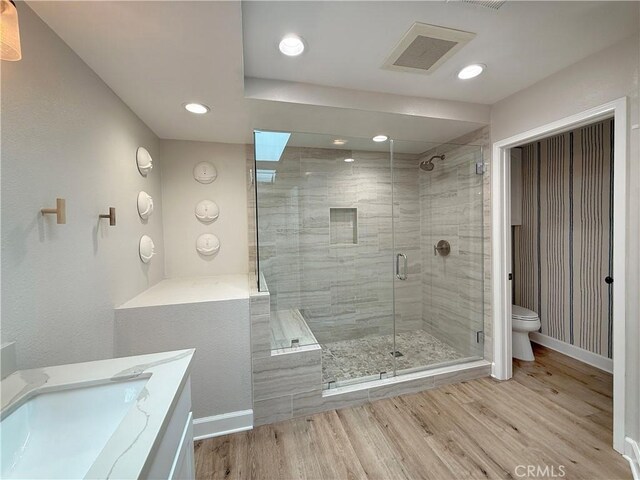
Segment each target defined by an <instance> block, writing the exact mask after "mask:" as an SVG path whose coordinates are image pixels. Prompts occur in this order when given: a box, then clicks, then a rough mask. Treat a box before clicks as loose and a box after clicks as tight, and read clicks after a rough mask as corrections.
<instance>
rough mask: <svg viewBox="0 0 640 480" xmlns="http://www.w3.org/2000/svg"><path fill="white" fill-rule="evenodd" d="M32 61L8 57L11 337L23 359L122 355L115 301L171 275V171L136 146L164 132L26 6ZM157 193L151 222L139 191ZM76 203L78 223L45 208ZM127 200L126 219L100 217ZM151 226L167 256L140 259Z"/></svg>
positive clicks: (7, 321)
mask: <svg viewBox="0 0 640 480" xmlns="http://www.w3.org/2000/svg"><path fill="white" fill-rule="evenodd" d="M17 3H18V10H19V16H20V33H21V37H22V54H23V59H22V60H21V61H19V62H2V147H1V153H2V183H1V188H2V262H1V264H2V308H1V312H2V341H14V340H15V341H16V342H17V343H16V347H17V352H16V353H17V363H18V365H17V366H18V368H32V367H38V366H43V365H53V364H61V363H69V362H77V361H88V360H94V359H101V358H108V357H111V356H112V355H113V329H114V321H113V307H114V306H116V305H119V304H121V303H123V302H125V301H126V300H128V299H129V298H131V297H133V296H135V295H136V294H138V293H139V292H140V291H142V290H144V289H145V288H147V287H148V286H150V285H152V284H154V283H156V282H157V281H159V280H160V279H161V278H162V277H163V273H164V258H163V256H162V250H163V245H162V243H163V239H162V205H161V202H160V193H161V191H160V175H159V171H158V169H154V170H153V172H152V173H151V174H150V176H149V177H148V178H146V179H145V178H143V177H141V176H140V175H139V173H138V171H137V168H136V164H135V152H136V148H137V147H138V146H139V145H144V146H145V147H146V148H147V149H148V150H149V151H150V152H151V154H152V155H155V156H157V155H158V153H159V148H158V147H159V144H158V139H157V138H156V136H155V135H154V134H153V132H151V131H150V130H149V129H148V128H147V127H146V126H145V125H144V124H143V123H142V122H141V121H140V120H139V119H138V117H136V116H135V115H134V114H133V112H131V110H130V109H129V108H128V107H127V106H126V105H125V104H124V103H122V101H121V100H120V99H119V98H118V97H117V96H116V95H115V94H114V93H113V92H112V91H111V90H110V89H109V88H108V87H107V86H106V85H105V84H104V83H103V82H102V80H100V78H99V77H98V76H96V75H95V73H93V71H92V70H90V69H89V67H87V65H85V64H84V63H83V62H82V60H80V58H79V57H78V56H77V55H76V54H75V53H74V52H73V51H72V50H70V49H69V48H68V47H67V45H66V44H65V43H63V42H62V40H61V39H60V38H59V37H57V36H56V35H55V34H54V33H53V32H52V31H51V30H50V29H49V27H48V26H46V25H45V24H44V23H43V22H42V21H41V20H40V19H39V18H38V17H37V16H36V15H35V14H34V13H33V12H32V11H31V10H30V9H29V8H28V7H27V6H26V5H25V4H24V2H17ZM141 189H144V190H146V191H147V192H149V193H150V194H151V195H153V197H154V199H155V200H156V204H155V206H156V212H155V214H154V216H152V217H151V218H150V219H149V221H148V223H147V224H146V225H145V224H143V223H142V222H141V220H140V219H139V217H138V215H137V211H136V197H137V194H138V191H139V190H141ZM56 197H64V198H66V200H67V224H66V225H56V223H55V218H53V217H51V216H47V217H46V218H42V216H41V215H40V209H41V208H43V207H54V206H55V199H56ZM109 206H113V207H116V209H117V226H115V227H109V226H108V222H107V221H106V220H102V221H101V222H98V214H99V213H105V212H106V211H107V210H108V207H109ZM144 233H147V234H149V235H151V237H152V238H153V239H154V241H155V243H156V246H157V250H158V251H159V252H160V253H159V255H158V256H157V257H156V258H154V259H153V261H152V263H151V264H150V265H147V266H145V265H143V264H142V263H141V262H140V260H139V257H138V247H137V245H138V239H139V237H140V236H141V235H142V234H144Z"/></svg>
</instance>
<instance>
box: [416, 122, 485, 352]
mask: <svg viewBox="0 0 640 480" xmlns="http://www.w3.org/2000/svg"><path fill="white" fill-rule="evenodd" d="M454 144H455V145H454ZM481 147H482V148H481ZM488 151H489V129H488V128H485V129H481V130H478V131H476V132H472V133H471V134H469V135H466V136H465V137H461V138H459V139H456V140H454V141H453V142H452V144H448V145H443V146H441V147H438V148H437V149H434V150H432V151H430V152H427V153H426V154H425V155H424V157H426V158H429V157H430V156H432V155H436V154H438V155H440V154H445V156H446V158H445V159H444V160H442V161H441V160H435V164H436V165H435V168H434V169H433V170H432V171H431V172H421V173H420V212H421V213H420V228H421V241H420V244H421V245H422V272H423V273H422V292H421V298H422V315H423V317H422V318H423V322H424V329H425V330H427V331H428V332H430V333H431V334H432V335H434V336H435V337H437V338H438V339H440V340H442V341H444V342H446V343H448V344H449V345H451V346H453V347H454V348H456V349H457V350H458V351H460V352H462V353H464V354H466V355H469V356H480V357H482V356H483V349H482V342H478V336H477V334H476V332H479V331H482V332H483V336H484V338H485V341H486V342H488V346H489V347H487V349H486V350H487V351H488V352H490V345H491V331H490V317H489V313H490V312H489V309H490V296H489V294H488V292H489V288H490V283H489V282H490V279H489V277H488V275H489V271H490V264H489V259H490V245H489V238H488V235H489V221H490V217H489V212H490V209H489V205H490V203H489V202H490V198H489V193H490V192H489V185H490V184H489V175H488V174H484V175H478V174H477V173H476V163H477V162H479V161H481V160H482V161H483V162H487V161H488V158H487V157H486V155H488ZM483 154H484V155H485V157H484V158H483ZM440 240H446V241H448V242H449V243H450V245H451V253H450V254H449V255H448V256H446V257H443V256H440V255H434V249H433V246H434V245H436V244H437V243H438V241H440ZM489 354H490V353H489ZM487 358H491V357H490V356H489V357H487Z"/></svg>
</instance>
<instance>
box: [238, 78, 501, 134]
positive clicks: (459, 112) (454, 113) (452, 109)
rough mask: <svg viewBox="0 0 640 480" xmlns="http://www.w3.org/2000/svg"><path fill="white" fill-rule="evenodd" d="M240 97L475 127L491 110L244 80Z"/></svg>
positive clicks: (450, 102) (486, 121)
mask: <svg viewBox="0 0 640 480" xmlns="http://www.w3.org/2000/svg"><path fill="white" fill-rule="evenodd" d="M244 96H245V98H251V99H255V100H271V101H275V102H286V103H297V104H302V105H317V106H323V107H338V108H352V109H357V110H366V111H372V112H383V113H396V114H401V115H413V116H416V117H428V118H434V119H440V120H455V121H460V122H468V123H475V124H478V125H477V127H476V128H480V127H481V126H483V125H488V124H489V123H490V121H491V106H490V105H484V104H480V103H468V102H458V101H454V100H441V99H437V98H424V97H410V96H406V95H395V94H391V93H380V92H363V91H361V90H352V89H348V88H338V87H326V86H322V85H313V84H310V83H300V82H289V81H285V80H271V79H266V78H254V77H245V79H244Z"/></svg>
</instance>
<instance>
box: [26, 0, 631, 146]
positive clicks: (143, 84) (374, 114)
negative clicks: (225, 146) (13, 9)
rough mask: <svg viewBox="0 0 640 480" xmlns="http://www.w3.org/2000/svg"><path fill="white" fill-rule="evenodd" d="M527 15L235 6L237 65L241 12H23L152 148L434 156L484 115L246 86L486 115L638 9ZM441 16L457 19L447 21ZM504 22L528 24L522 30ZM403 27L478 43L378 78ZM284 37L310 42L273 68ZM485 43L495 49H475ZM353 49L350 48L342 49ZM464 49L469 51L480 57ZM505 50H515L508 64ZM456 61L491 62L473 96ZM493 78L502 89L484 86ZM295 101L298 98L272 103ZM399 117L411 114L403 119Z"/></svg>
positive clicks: (60, 5) (184, 6)
mask: <svg viewBox="0 0 640 480" xmlns="http://www.w3.org/2000/svg"><path fill="white" fill-rule="evenodd" d="M526 3H527V4H526V5H524V4H523V5H522V6H520V5H519V4H518V5H509V4H507V5H506V6H504V7H502V9H501V10H499V11H498V12H494V11H490V10H487V11H485V10H484V9H479V8H478V7H475V6H464V5H457V4H455V5H453V4H444V3H441V2H438V3H435V2H410V3H404V2H403V3H400V2H374V3H361V2H354V3H349V2H303V3H291V2H259V4H253V3H252V4H247V5H245V6H244V15H245V19H244V23H245V25H244V28H245V32H244V35H245V42H246V44H245V46H244V63H243V18H242V16H243V7H242V6H241V4H240V3H239V2H237V1H231V2H212V1H195V2H191V1H179V2H178V1H157V2H156V1H126V2H119V1H89V2H87V1H36V0H31V1H29V2H28V4H29V6H30V7H31V8H32V9H33V10H34V11H35V12H36V13H37V14H38V15H39V16H40V17H41V18H42V19H43V20H44V21H45V22H46V23H47V24H48V25H49V26H50V27H51V28H52V29H53V30H54V31H55V32H56V33H57V34H58V35H59V36H60V37H61V38H62V39H63V40H64V41H65V42H66V43H67V44H68V45H69V46H70V47H71V48H72V49H73V50H74V51H75V52H76V53H77V54H78V55H79V56H80V57H81V58H82V59H83V60H84V61H85V62H86V63H87V64H88V65H89V66H90V67H91V68H92V69H93V70H94V71H95V72H96V73H97V74H98V75H99V76H100V77H101V78H102V79H103V80H104V81H105V83H107V85H109V87H110V88H111V89H112V90H113V91H114V92H115V93H116V94H117V95H118V96H119V97H120V98H121V99H122V100H123V101H124V102H125V103H126V104H127V105H128V106H129V107H130V108H131V109H132V110H133V111H134V112H135V113H136V114H137V115H138V116H139V117H140V118H141V119H142V120H143V121H144V122H145V123H146V124H147V125H149V127H150V128H151V129H152V130H153V131H154V132H155V133H156V134H157V135H158V136H159V137H161V138H173V139H183V140H201V141H219V142H229V143H243V142H250V141H252V130H253V129H254V128H262V129H271V130H277V129H283V130H291V131H302V132H314V133H326V134H335V135H338V136H353V137H371V136H372V135H374V134H377V133H381V132H384V133H386V134H388V135H389V136H391V137H392V138H399V139H403V140H421V141H425V142H436V143H440V142H444V141H447V140H450V139H452V138H455V137H457V136H460V135H463V134H465V133H467V132H469V131H472V130H474V129H476V128H478V127H479V126H481V125H482V124H486V123H487V122H488V110H487V109H486V108H485V107H482V106H481V105H476V104H466V103H462V102H449V103H446V102H445V103H443V102H442V101H441V100H429V99H428V98H421V99H412V98H411V97H406V96H404V97H399V96H397V95H386V96H385V95H373V96H372V95H371V94H369V96H368V97H367V96H366V95H364V94H362V95H357V93H358V92H353V90H340V89H338V90H335V91H334V90H330V89H329V90H327V89H326V88H325V91H329V93H330V94H331V95H333V97H332V100H331V101H324V100H323V101H319V100H316V97H314V96H313V95H312V94H310V93H309V94H307V93H308V92H310V91H309V88H312V87H313V88H315V87H314V86H313V85H306V86H304V85H303V84H298V85H303V86H304V88H300V89H298V90H296V89H293V88H288V87H287V88H280V89H278V88H273V89H267V90H269V91H276V92H279V97H278V98H277V100H279V101H272V100H275V99H276V98H270V97H269V95H267V94H262V95H255V96H254V98H245V90H244V78H245V75H246V76H252V77H258V79H259V78H261V77H262V78H275V79H278V80H292V81H297V82H306V83H311V84H314V83H315V84H324V85H333V86H338V87H349V88H352V89H355V90H360V91H365V90H369V91H371V90H379V91H385V92H390V93H392V94H402V95H416V94H417V95H418V96H422V97H432V98H434V97H442V98H450V99H455V100H467V101H469V100H472V101H474V102H478V103H492V102H493V101H494V99H495V98H499V97H503V96H506V95H507V94H508V93H511V92H513V91H516V90H518V89H520V88H522V87H524V86H526V85H528V84H530V83H533V82H534V81H535V79H538V78H542V77H544V76H546V75H548V74H549V73H552V72H553V71H554V70H558V69H560V68H562V67H564V66H566V65H568V64H570V63H573V62H575V61H577V60H578V59H579V58H581V57H583V56H585V55H587V54H589V53H591V52H592V51H597V50H600V49H602V48H605V47H606V46H608V45H609V44H611V43H613V42H615V41H616V40H617V39H619V38H620V39H621V38H623V37H624V36H627V35H628V34H630V33H631V29H632V28H633V27H634V26H635V28H636V29H637V19H638V16H637V14H636V15H635V16H634V17H633V19H635V23H634V20H633V19H632V18H631V17H632V16H631V15H630V14H629V12H630V11H631V10H632V9H633V8H636V9H637V5H636V4H635V2H634V4H633V5H631V4H620V3H612V2H575V3H573V4H565V3H562V4H559V3H558V4H556V3H554V4H553V5H544V6H540V7H538V5H541V4H540V2H533V3H535V6H534V5H533V3H529V2H526ZM605 3H606V4H607V5H608V7H607V8H605V6H604V5H603V4H605ZM634 6H635V7H634ZM453 8H455V9H456V11H458V12H460V13H456V14H455V15H452V14H450V13H449V14H448V15H445V13H446V11H447V10H448V9H453ZM538 8H539V9H540V10H539V11H538ZM523 9H525V10H523ZM510 11H511V12H512V13H510ZM515 11H519V12H523V11H527V12H528V15H527V16H526V18H524V19H523V18H522V17H520V16H518V15H515V13H513V12H515ZM443 12H444V13H443ZM432 14H433V15H432ZM436 14H437V15H436ZM571 14H575V17H572V16H571ZM503 18H506V20H498V19H503ZM413 21H423V22H430V23H441V24H442V23H446V24H447V26H452V27H454V28H463V29H467V30H472V31H475V32H477V33H478V37H477V38H476V40H474V41H473V42H471V43H470V44H469V45H467V46H466V47H465V49H463V50H462V51H461V52H459V53H458V54H457V55H456V56H454V57H453V58H452V59H451V60H450V62H451V63H449V62H448V63H447V64H445V65H444V66H443V67H442V68H441V70H440V71H438V72H437V74H434V75H433V76H431V77H427V76H423V75H411V74H405V73H398V72H389V71H384V70H379V69H378V67H379V65H381V64H382V60H383V59H384V57H385V56H386V55H387V53H388V52H389V51H390V50H391V48H392V47H393V46H394V44H395V42H396V41H397V40H399V39H400V37H401V36H402V34H404V32H405V30H406V29H407V28H408V27H409V26H410V24H411V23H412V22H413ZM613 24H615V28H614V27H612V25H613ZM496 25H501V28H500V29H498V28H497V27H496ZM578 27H579V28H578ZM493 30H499V31H493ZM288 31H296V32H299V33H300V34H302V35H303V36H304V37H305V39H306V40H307V41H308V42H309V50H308V52H306V53H305V54H304V55H303V56H302V57H300V58H296V59H292V58H286V59H285V58H283V57H281V56H280V55H279V54H278V53H277V41H278V39H279V37H280V36H281V35H282V34H283V33H286V32H288ZM536 32H538V33H537V34H536ZM356 34H357V35H356ZM485 35H487V36H489V37H490V38H491V39H493V41H494V42H496V43H495V44H491V43H487V42H488V40H482V38H483V36H485ZM534 35H537V36H534ZM352 39H356V40H357V41H356V42H354V45H351V46H350V45H349V41H351V40H352ZM523 39H528V40H523ZM474 42H479V43H478V45H481V48H480V49H479V50H478V48H479V47H476V46H474ZM529 43H533V44H534V45H533V46H532V45H529ZM515 44H518V45H521V44H526V45H524V46H523V48H524V50H518V48H515V47H514V45H515ZM496 45H497V47H496ZM536 45H537V46H536ZM558 45H566V47H563V48H558V47H557V46H558ZM467 49H474V50H473V51H476V52H479V51H483V52H489V53H490V55H489V56H484V57H482V58H480V57H478V58H475V57H474V60H475V61H482V62H484V63H487V64H488V65H489V70H488V72H487V74H486V75H483V76H482V77H480V78H479V79H477V80H476V82H475V83H467V84H464V85H462V84H459V83H457V82H456V81H455V80H453V79H452V78H451V74H452V72H453V70H455V68H454V67H453V65H454V64H455V67H457V66H458V64H457V62H459V61H461V59H462V58H463V57H462V56H463V55H471V51H467ZM532 51H536V52H538V53H539V52H544V53H545V55H537V56H538V57H542V58H538V59H537V60H535V61H534V64H533V65H534V66H533V67H528V66H526V65H525V62H524V60H523V58H524V56H526V55H530V54H531V52H532ZM356 53H357V55H358V56H357V57H354V58H351V57H350V55H355V54H356ZM458 55H460V58H457V57H458ZM476 55H477V54H476ZM465 58H466V57H465ZM469 58H471V57H469ZM505 69H506V73H507V75H506V77H507V78H505V79H500V78H495V75H496V74H497V72H498V71H505ZM527 69H528V70H527ZM447 72H448V73H447ZM523 72H524V73H523ZM527 72H528V73H527ZM436 75H438V76H437V77H436ZM524 77H527V78H526V79H525V78H524ZM438 78H439V80H437V81H436V79H438ZM254 84H256V83H255V82H254ZM256 85H258V86H260V85H262V84H259V83H257V84H256ZM283 85H285V84H283ZM291 85H293V84H291ZM317 88H318V89H320V87H319V86H318V87H317ZM294 90H295V92H297V93H296V95H298V98H285V96H286V95H285V96H283V94H282V92H285V93H287V92H294ZM336 92H337V94H336ZM327 95H329V94H327ZM327 95H325V96H327ZM331 95H329V96H331ZM301 97H303V98H301ZM336 99H337V100H336ZM340 99H348V101H344V102H343V103H341V102H342V100H340ZM414 100H415V101H414ZM189 101H198V102H202V103H205V104H207V105H209V106H211V107H212V111H211V112H210V113H209V114H207V115H204V116H195V115H192V114H189V113H188V112H186V111H185V110H184V109H183V108H182V104H183V103H185V102H189ZM411 104H415V105H420V106H419V108H413V109H412V108H408V107H407V105H411ZM341 107H342V108H341ZM483 108H484V109H485V110H484V111H483ZM436 111H437V112H439V113H438V114H435V113H434V112H436ZM442 112H445V113H446V112H450V114H442ZM465 112H469V115H468V116H466V117H465ZM461 118H468V119H470V121H460V119H461ZM483 118H484V120H483Z"/></svg>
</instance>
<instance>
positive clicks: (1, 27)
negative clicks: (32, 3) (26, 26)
mask: <svg viewBox="0 0 640 480" xmlns="http://www.w3.org/2000/svg"><path fill="white" fill-rule="evenodd" d="M21 58H22V50H21V48H20V28H19V26H18V10H17V9H16V4H15V3H14V2H13V0H0V60H9V61H11V62H15V61H18V60H20V59H21Z"/></svg>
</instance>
